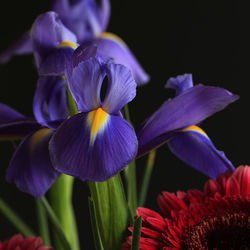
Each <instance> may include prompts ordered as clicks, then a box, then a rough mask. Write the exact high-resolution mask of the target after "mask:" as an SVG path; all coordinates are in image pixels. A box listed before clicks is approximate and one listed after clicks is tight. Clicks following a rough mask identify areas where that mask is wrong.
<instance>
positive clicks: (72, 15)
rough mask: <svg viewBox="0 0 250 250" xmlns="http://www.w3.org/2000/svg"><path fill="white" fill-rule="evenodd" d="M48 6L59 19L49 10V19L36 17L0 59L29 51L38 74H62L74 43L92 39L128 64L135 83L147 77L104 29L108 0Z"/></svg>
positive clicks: (106, 52)
mask: <svg viewBox="0 0 250 250" xmlns="http://www.w3.org/2000/svg"><path fill="white" fill-rule="evenodd" d="M52 10H53V11H55V12H56V13H58V15H59V18H60V20H62V21H60V20H59V19H58V17H57V15H56V14H55V13H54V14H52V13H53V12H48V13H50V14H48V13H46V15H50V16H51V17H50V19H49V18H48V17H46V18H48V19H49V20H46V18H45V17H44V16H43V15H41V16H43V17H41V16H40V17H38V19H37V20H36V21H35V23H34V24H33V26H32V29H31V31H30V32H27V33H26V34H25V35H24V36H23V37H22V38H21V39H20V40H19V41H18V42H16V43H15V44H14V45H12V46H11V47H10V48H9V49H7V50H6V51H5V52H4V53H2V54H1V55H0V63H5V62H7V61H8V60H9V59H10V58H11V57H12V56H13V55H15V54H18V55H19V54H26V53H32V52H33V53H34V55H35V58H36V62H37V65H38V69H39V73H40V74H42V75H44V74H46V75H47V74H50V75H51V74H52V75H58V74H61V75H62V74H63V71H62V69H63V68H65V67H64V66H65V62H66V61H67V60H68V59H69V57H70V55H71V54H72V48H73V49H75V48H76V47H77V46H76V43H77V42H78V43H79V44H83V48H85V47H86V46H89V43H92V45H97V46H98V53H99V52H100V53H101V54H103V55H104V56H106V57H109V58H112V59H113V60H114V62H115V63H118V64H123V65H125V66H126V67H128V68H129V69H130V70H131V72H132V74H133V76H134V78H135V81H136V83H137V84H144V83H146V82H148V81H149V76H148V75H147V73H146V72H145V71H144V69H143V68H142V67H141V65H140V64H139V62H138V61H137V59H136V58H135V56H134V55H133V53H132V52H131V51H130V49H129V48H128V46H127V45H126V44H125V43H124V42H123V41H122V39H121V38H119V37H118V36H116V35H114V34H112V33H107V32H105V30H106V28H107V25H108V21H109V16H110V3H109V0H101V3H100V5H98V4H97V2H96V0H74V1H71V2H70V1H69V0H54V4H53V7H52ZM53 15H54V16H53ZM62 34H63V35H62ZM85 43H87V45H86V44H85ZM72 45H73V46H72ZM58 47H59V48H60V49H58ZM70 47H71V49H70ZM50 54H51V55H50Z"/></svg>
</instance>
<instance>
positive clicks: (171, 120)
mask: <svg viewBox="0 0 250 250" xmlns="http://www.w3.org/2000/svg"><path fill="white" fill-rule="evenodd" d="M237 99H238V96H236V95H233V94H232V93H230V92H229V91H227V90H225V89H222V88H218V87H209V86H203V85H201V84H200V85H196V86H195V87H193V88H190V89H188V90H186V91H185V92H183V93H182V94H180V95H178V96H177V97H175V98H173V99H172V100H168V101H166V102H165V103H163V105H162V106H161V107H160V108H159V109H158V110H157V111H156V112H155V113H154V114H153V115H152V116H151V117H149V118H148V119H147V120H146V121H145V122H144V123H143V124H142V126H141V127H140V129H138V131H137V137H138V141H139V149H138V154H139V155H142V154H144V153H146V152H147V151H149V150H151V149H153V148H154V147H156V143H155V140H156V141H157V144H158V145H160V144H162V143H164V142H165V141H166V140H168V139H169V136H167V138H166V137H165V135H166V134H167V135H168V134H169V133H172V132H174V131H176V130H179V129H182V128H185V127H188V126H191V125H194V124H198V123H200V122H202V121H203V120H204V119H206V118H207V117H209V116H211V115H212V114H214V113H216V112H218V111H220V110H222V109H224V108H225V107H226V106H227V105H228V104H230V103H231V102H234V101H236V100H237Z"/></svg>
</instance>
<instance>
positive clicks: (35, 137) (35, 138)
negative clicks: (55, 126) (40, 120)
mask: <svg viewBox="0 0 250 250" xmlns="http://www.w3.org/2000/svg"><path fill="white" fill-rule="evenodd" d="M51 131H52V130H51V129H49V128H42V129H39V130H38V131H37V132H36V133H35V134H33V135H32V137H31V141H30V149H31V150H33V149H34V148H35V147H36V145H37V144H38V143H39V141H40V139H42V137H44V136H45V135H47V134H48V133H51Z"/></svg>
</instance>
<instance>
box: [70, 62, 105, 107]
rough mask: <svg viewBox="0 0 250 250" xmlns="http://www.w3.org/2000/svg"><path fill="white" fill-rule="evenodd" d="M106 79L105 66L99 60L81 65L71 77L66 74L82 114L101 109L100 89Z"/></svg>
mask: <svg viewBox="0 0 250 250" xmlns="http://www.w3.org/2000/svg"><path fill="white" fill-rule="evenodd" d="M104 77H105V74H104V67H103V64H102V62H101V61H100V60H99V59H97V58H91V59H89V60H87V61H83V62H81V63H79V64H78V66H77V67H75V68H74V70H73V72H72V74H71V75H69V74H68V72H66V80H67V82H68V84H69V89H70V91H71V94H72V96H73V98H74V100H75V102H76V105H77V108H78V110H79V111H80V112H88V111H90V110H94V109H97V108H98V107H100V89H101V85H102V82H103V79H104Z"/></svg>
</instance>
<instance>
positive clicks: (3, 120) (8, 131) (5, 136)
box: [0, 103, 41, 140]
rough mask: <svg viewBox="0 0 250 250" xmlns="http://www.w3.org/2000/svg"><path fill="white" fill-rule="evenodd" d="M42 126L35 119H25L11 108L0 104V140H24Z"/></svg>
mask: <svg viewBox="0 0 250 250" xmlns="http://www.w3.org/2000/svg"><path fill="white" fill-rule="evenodd" d="M40 126H41V125H40V124H38V123H37V122H36V121H35V119H33V118H30V117H25V116H23V115H22V114H20V113H19V112H17V111H16V110H14V109H12V108H10V107H9V106H7V105H5V104H2V103H0V140H10V139H11V140H16V139H22V138H24V137H25V136H26V135H28V134H29V133H31V132H32V131H35V130H37V129H38V128H40Z"/></svg>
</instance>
